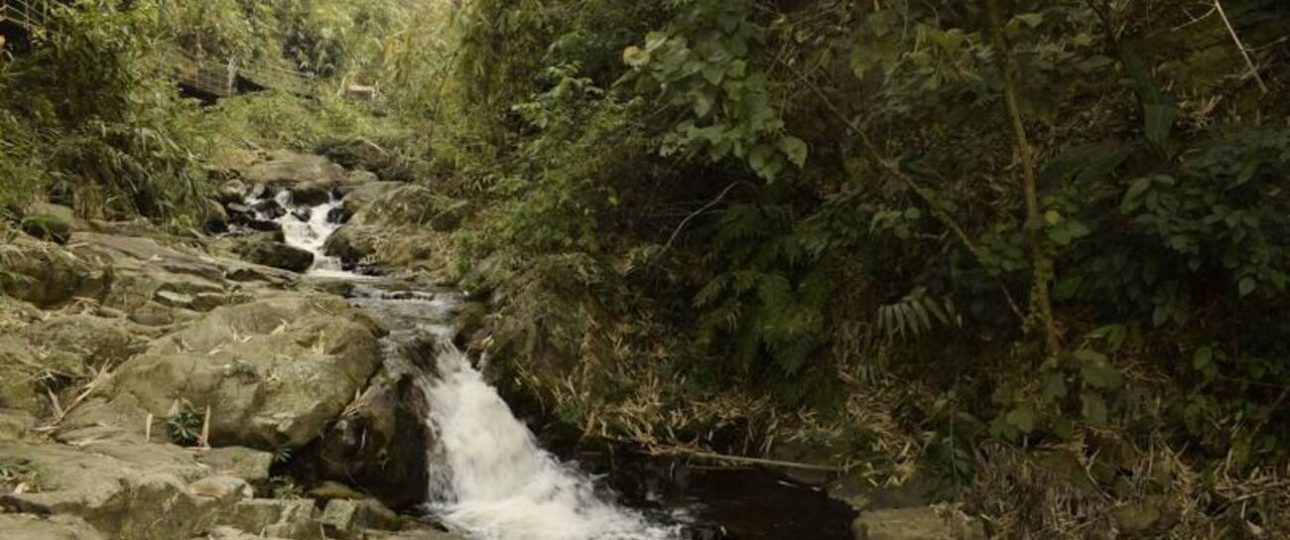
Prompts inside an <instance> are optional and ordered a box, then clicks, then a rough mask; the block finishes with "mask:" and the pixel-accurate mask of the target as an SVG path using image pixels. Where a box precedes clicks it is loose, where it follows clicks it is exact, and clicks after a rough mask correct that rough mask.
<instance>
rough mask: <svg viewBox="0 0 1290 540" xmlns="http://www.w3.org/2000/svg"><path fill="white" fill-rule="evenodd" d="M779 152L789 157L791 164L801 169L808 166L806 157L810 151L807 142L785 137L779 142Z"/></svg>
mask: <svg viewBox="0 0 1290 540" xmlns="http://www.w3.org/2000/svg"><path fill="white" fill-rule="evenodd" d="M779 150H780V151H781V152H783V153H784V155H785V156H787V157H788V161H789V163H792V164H794V165H797V166H798V168H801V167H803V166H805V165H806V156H807V153H808V149H807V146H806V141H803V140H802V139H799V138H797V137H792V136H789V137H784V138H782V139H780V140H779Z"/></svg>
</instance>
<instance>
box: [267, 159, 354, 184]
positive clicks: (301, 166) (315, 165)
mask: <svg viewBox="0 0 1290 540" xmlns="http://www.w3.org/2000/svg"><path fill="white" fill-rule="evenodd" d="M243 176H244V177H245V178H246V180H247V181H248V182H250V183H252V184H263V185H265V186H271V187H286V188H294V187H296V186H299V185H302V184H330V185H337V184H340V183H342V182H343V181H344V180H345V176H346V173H345V169H344V168H342V167H341V166H339V165H336V164H335V163H332V162H331V161H330V160H328V159H327V158H325V157H323V156H318V155H313V154H297V153H293V152H275V153H274V154H272V155H271V156H270V158H269V160H268V161H264V162H261V163H257V164H255V165H252V166H251V167H250V168H248V169H247V170H245V171H243Z"/></svg>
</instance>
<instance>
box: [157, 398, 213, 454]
mask: <svg viewBox="0 0 1290 540" xmlns="http://www.w3.org/2000/svg"><path fill="white" fill-rule="evenodd" d="M203 422H204V417H203V415H202V412H201V411H198V410H197V409H196V408H195V407H193V406H192V404H191V403H188V402H183V403H180V404H179V406H178V407H176V409H175V411H174V412H172V413H171V414H170V415H169V416H166V418H165V425H166V433H167V434H168V435H169V436H170V442H173V443H175V444H177V445H179V446H197V445H199V444H201V443H202V442H203V441H202V424H203Z"/></svg>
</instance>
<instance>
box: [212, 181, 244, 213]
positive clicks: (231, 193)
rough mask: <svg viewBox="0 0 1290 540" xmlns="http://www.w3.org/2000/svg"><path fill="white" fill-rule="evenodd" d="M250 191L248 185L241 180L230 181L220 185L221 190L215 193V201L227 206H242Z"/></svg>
mask: <svg viewBox="0 0 1290 540" xmlns="http://www.w3.org/2000/svg"><path fill="white" fill-rule="evenodd" d="M249 191H250V189H249V188H247V187H246V183H244V182H242V181H241V180H236V179H232V180H228V181H225V182H224V183H222V184H220V186H219V190H217V191H216V192H215V200H217V201H219V202H220V203H221V204H224V205H226V206H228V205H234V204H241V203H242V201H244V200H246V195H247V193H248V192H249Z"/></svg>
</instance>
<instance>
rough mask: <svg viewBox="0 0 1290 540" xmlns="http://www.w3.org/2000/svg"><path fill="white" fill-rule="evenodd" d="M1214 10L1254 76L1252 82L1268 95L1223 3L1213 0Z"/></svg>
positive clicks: (1219, 0)
mask: <svg viewBox="0 0 1290 540" xmlns="http://www.w3.org/2000/svg"><path fill="white" fill-rule="evenodd" d="M1214 9H1215V10H1216V11H1218V16H1219V17H1220V18H1222V19H1223V25H1224V26H1226V27H1227V33H1228V34H1231V35H1232V41H1234V42H1236V48H1237V49H1240V50H1241V57H1242V58H1244V59H1245V65H1246V66H1249V68H1250V74H1251V75H1254V81H1255V82H1257V83H1259V90H1262V91H1263V93H1264V94H1266V93H1268V85H1267V84H1266V83H1264V82H1263V76H1262V75H1259V68H1258V67H1256V66H1255V65H1254V59H1253V58H1250V50H1249V49H1247V48H1246V47H1245V43H1243V42H1241V36H1239V35H1237V33H1236V28H1235V27H1233V26H1232V21H1231V19H1228V18H1227V11H1226V10H1224V9H1223V1H1222V0H1214Z"/></svg>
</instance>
